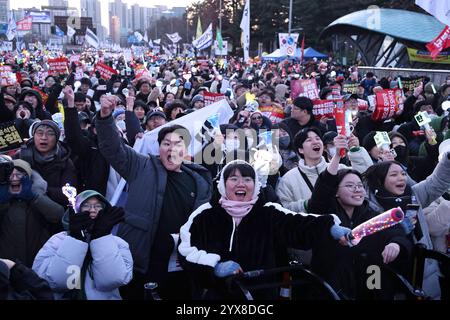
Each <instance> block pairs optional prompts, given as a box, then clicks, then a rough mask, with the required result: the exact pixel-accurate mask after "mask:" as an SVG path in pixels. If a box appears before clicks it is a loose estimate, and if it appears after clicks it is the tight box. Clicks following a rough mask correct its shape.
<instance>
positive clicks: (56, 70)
mask: <svg viewBox="0 0 450 320" xmlns="http://www.w3.org/2000/svg"><path fill="white" fill-rule="evenodd" d="M68 63H69V60H68V59H67V58H64V57H63V58H56V59H48V74H49V75H54V74H60V73H67V71H68V69H67V67H68Z"/></svg>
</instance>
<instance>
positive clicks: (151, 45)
mask: <svg viewBox="0 0 450 320" xmlns="http://www.w3.org/2000/svg"><path fill="white" fill-rule="evenodd" d="M148 46H149V47H150V48H153V47H154V45H153V41H152V39H150V41H149V42H148Z"/></svg>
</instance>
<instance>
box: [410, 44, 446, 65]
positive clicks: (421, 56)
mask: <svg viewBox="0 0 450 320" xmlns="http://www.w3.org/2000/svg"><path fill="white" fill-rule="evenodd" d="M408 56H409V61H415V62H425V63H441V64H450V53H449V52H443V53H441V54H439V55H438V56H437V57H436V60H433V59H432V58H431V53H429V52H428V51H420V50H416V49H412V48H408Z"/></svg>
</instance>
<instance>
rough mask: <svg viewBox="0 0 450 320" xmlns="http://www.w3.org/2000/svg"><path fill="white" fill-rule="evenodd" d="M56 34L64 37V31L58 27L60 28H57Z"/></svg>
mask: <svg viewBox="0 0 450 320" xmlns="http://www.w3.org/2000/svg"><path fill="white" fill-rule="evenodd" d="M55 34H56V35H57V36H58V37H64V31H62V30H61V28H60V27H58V26H55Z"/></svg>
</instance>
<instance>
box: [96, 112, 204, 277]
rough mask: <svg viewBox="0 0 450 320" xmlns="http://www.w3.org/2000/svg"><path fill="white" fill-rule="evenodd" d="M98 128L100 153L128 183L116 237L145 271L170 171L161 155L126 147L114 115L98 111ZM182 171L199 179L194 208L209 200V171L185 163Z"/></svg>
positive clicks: (137, 268)
mask: <svg viewBox="0 0 450 320" xmlns="http://www.w3.org/2000/svg"><path fill="white" fill-rule="evenodd" d="M96 129H97V136H98V143H99V148H100V152H101V153H102V154H103V156H104V157H105V159H106V160H107V161H108V162H109V163H110V164H111V166H112V167H113V168H114V170H116V171H117V172H118V173H119V174H120V175H121V176H122V177H123V178H124V179H125V180H126V181H127V183H128V186H129V189H128V198H127V203H126V205H125V222H124V223H122V224H121V225H120V226H119V229H118V231H117V236H119V237H121V238H122V239H124V240H125V241H126V242H128V244H129V245H130V250H131V253H132V254H133V260H134V268H135V270H136V271H137V272H140V273H144V274H145V273H146V272H147V271H148V266H149V258H150V255H151V249H152V246H153V241H154V238H155V234H156V231H157V228H158V224H159V218H160V214H161V208H162V205H163V201H164V192H165V189H166V183H167V171H166V169H165V167H164V166H163V165H162V163H161V161H160V159H159V158H158V157H155V156H151V155H142V154H139V153H138V152H136V151H135V150H133V149H132V148H130V147H129V146H126V145H125V144H124V143H123V142H122V140H121V139H120V137H119V135H118V132H117V128H116V125H115V124H114V121H113V118H112V117H111V116H110V117H108V118H105V119H101V117H100V115H99V114H98V115H97V120H96ZM181 170H183V171H184V172H186V173H188V174H189V175H191V176H192V178H193V179H194V180H195V182H196V187H197V188H196V189H197V192H196V198H195V205H194V209H196V208H198V207H199V206H200V205H202V204H204V203H206V202H208V201H209V199H210V197H211V192H212V182H211V178H210V176H209V172H208V170H207V169H205V168H203V167H202V166H199V165H196V164H192V163H187V164H183V165H182V166H181Z"/></svg>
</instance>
